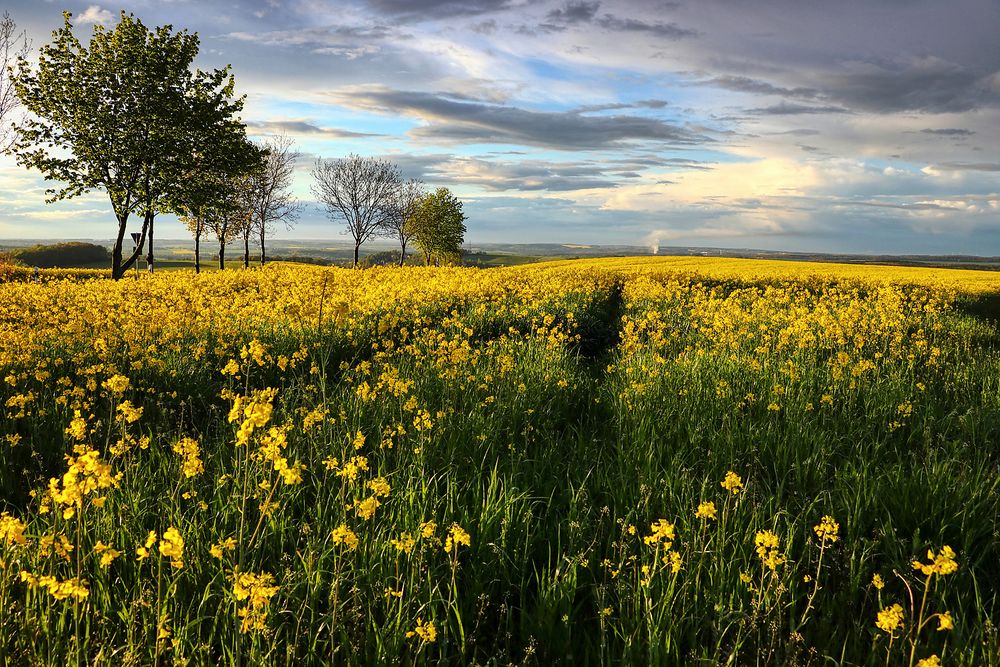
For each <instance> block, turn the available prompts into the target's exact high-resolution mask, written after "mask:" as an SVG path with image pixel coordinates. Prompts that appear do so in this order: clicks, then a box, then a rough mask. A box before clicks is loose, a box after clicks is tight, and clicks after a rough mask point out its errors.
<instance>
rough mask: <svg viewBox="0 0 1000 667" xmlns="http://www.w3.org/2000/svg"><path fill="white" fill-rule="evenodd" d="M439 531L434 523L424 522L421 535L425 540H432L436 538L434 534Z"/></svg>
mask: <svg viewBox="0 0 1000 667" xmlns="http://www.w3.org/2000/svg"><path fill="white" fill-rule="evenodd" d="M435 531H437V524H436V523H435V522H433V521H424V522H423V523H421V524H420V534H421V535H422V536H423V537H424V538H425V539H430V538H432V537H434V532H435Z"/></svg>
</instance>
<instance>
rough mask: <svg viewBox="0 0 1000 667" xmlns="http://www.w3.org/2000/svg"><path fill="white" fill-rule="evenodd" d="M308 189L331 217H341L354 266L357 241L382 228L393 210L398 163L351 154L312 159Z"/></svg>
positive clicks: (365, 239)
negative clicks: (313, 162)
mask: <svg viewBox="0 0 1000 667" xmlns="http://www.w3.org/2000/svg"><path fill="white" fill-rule="evenodd" d="M312 176H313V179H315V183H313V186H312V192H313V194H314V195H315V196H316V198H317V199H318V200H319V201H320V202H322V203H323V204H324V205H325V206H326V210H327V213H328V214H329V215H330V217H331V218H333V219H334V220H337V219H340V220H343V222H344V224H345V225H346V226H347V233H348V234H350V235H351V236H352V237H353V239H354V266H355V267H357V266H358V251H359V249H360V248H361V244H362V243H364V242H365V241H367V240H368V239H370V238H372V237H373V236H376V235H377V234H378V233H379V231H380V230H382V229H384V227H385V225H386V222H387V220H389V219H390V218H391V217H392V216H393V215H394V214H395V204H396V193H397V190H398V189H399V186H400V183H401V182H402V176H400V173H399V167H397V166H395V165H394V164H392V163H391V162H389V161H387V160H381V159H379V158H373V157H361V156H360V155H354V154H351V155H349V156H347V157H346V158H343V159H340V160H322V159H320V160H316V166H315V167H313V170H312Z"/></svg>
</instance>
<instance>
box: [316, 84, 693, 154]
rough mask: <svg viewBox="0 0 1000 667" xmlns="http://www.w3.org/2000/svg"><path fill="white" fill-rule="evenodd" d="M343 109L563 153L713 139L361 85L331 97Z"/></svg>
mask: <svg viewBox="0 0 1000 667" xmlns="http://www.w3.org/2000/svg"><path fill="white" fill-rule="evenodd" d="M328 97H329V98H330V99H331V100H332V101H334V102H335V103H337V104H340V105H342V106H345V107H348V108H353V109H360V110H365V111H376V112H380V113H390V114H402V115H406V116H412V117H416V118H419V119H420V120H422V121H423V122H424V124H423V125H422V126H420V127H418V128H416V129H414V130H411V131H410V135H411V136H413V137H415V138H419V139H422V140H426V141H437V142H447V143H499V144H518V145H528V146H541V147H545V148H554V149H558V150H583V149H605V148H621V147H623V146H626V145H628V144H629V143H633V142H653V143H656V144H660V145H661V147H666V146H695V145H701V144H707V143H711V139H709V138H707V137H705V136H702V135H698V134H695V133H693V132H691V131H689V130H688V129H686V128H685V127H682V126H679V125H674V124H671V123H667V122H665V121H661V120H657V119H654V118H644V117H640V116H628V115H615V116H586V115H581V114H579V113H575V112H572V111H567V112H554V111H530V110H527V109H521V108H518V107H514V106H501V105H495V104H485V103H481V102H472V101H466V100H456V99H453V98H450V97H444V96H440V95H435V94H431V93H424V92H416V91H403V90H392V89H389V88H385V87H383V86H358V87H353V88H348V89H341V90H338V91H334V92H331V93H328Z"/></svg>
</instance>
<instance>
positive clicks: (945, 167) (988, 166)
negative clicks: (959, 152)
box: [924, 162, 1000, 173]
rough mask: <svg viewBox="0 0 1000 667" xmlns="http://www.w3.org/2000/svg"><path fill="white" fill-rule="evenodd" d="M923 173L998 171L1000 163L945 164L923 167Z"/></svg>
mask: <svg viewBox="0 0 1000 667" xmlns="http://www.w3.org/2000/svg"><path fill="white" fill-rule="evenodd" d="M924 171H925V172H928V173H933V172H943V171H989V172H995V171H1000V162H945V163H943V164H935V165H932V166H930V167H925V169H924Z"/></svg>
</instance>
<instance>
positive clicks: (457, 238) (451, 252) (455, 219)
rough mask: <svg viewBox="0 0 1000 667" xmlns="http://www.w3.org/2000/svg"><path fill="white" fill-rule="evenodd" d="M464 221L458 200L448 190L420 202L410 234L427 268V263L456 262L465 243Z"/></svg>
mask: <svg viewBox="0 0 1000 667" xmlns="http://www.w3.org/2000/svg"><path fill="white" fill-rule="evenodd" d="M465 219H466V218H465V214H464V213H463V212H462V202H461V200H460V199H459V198H458V197H456V196H455V195H453V194H452V193H451V190H449V189H448V188H438V189H437V190H435V191H434V192H431V193H430V194H427V195H425V196H424V197H423V198H422V199H421V200H420V204H419V205H418V206H417V209H416V212H415V213H414V215H413V219H412V227H411V231H412V233H413V238H414V241H415V242H416V244H417V247H418V248H419V249H420V251H421V252H422V253H423V255H424V261H425V262H426V263H427V264H428V265H430V263H431V261H434V262H435V263H438V264H440V263H442V262H455V261H458V258H459V256H460V255H461V250H462V243H463V242H464V241H465V231H466V230H465Z"/></svg>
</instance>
